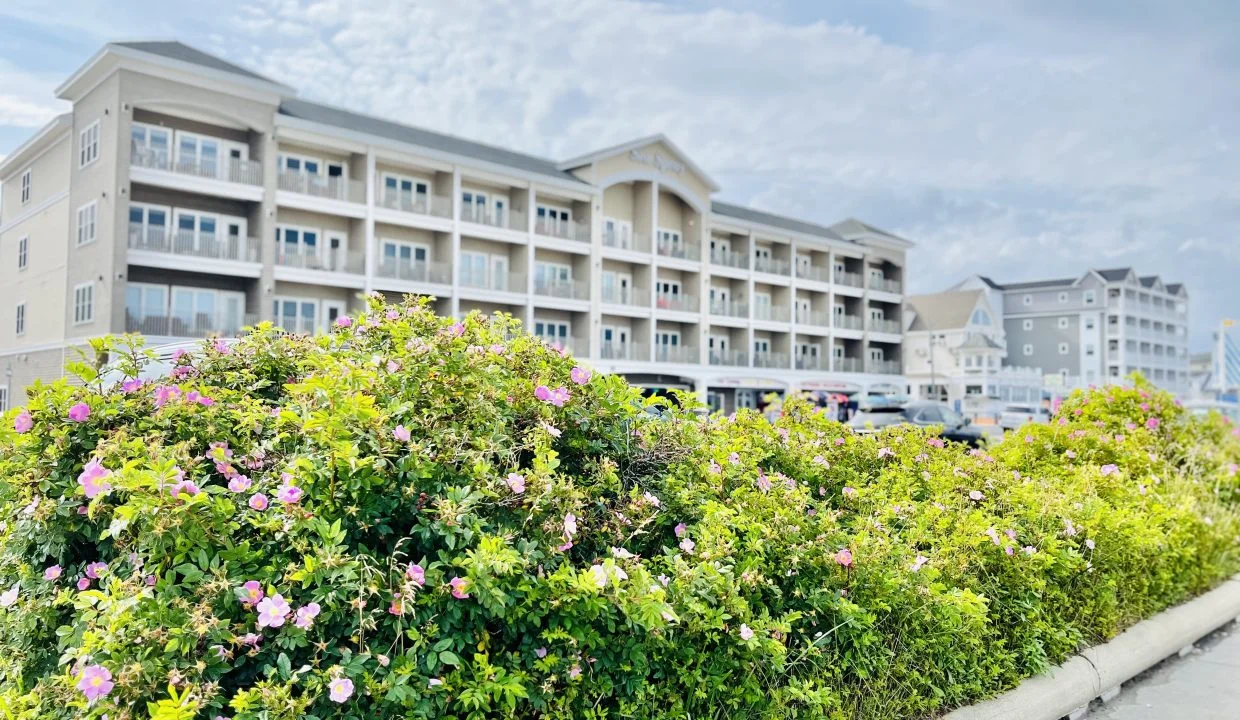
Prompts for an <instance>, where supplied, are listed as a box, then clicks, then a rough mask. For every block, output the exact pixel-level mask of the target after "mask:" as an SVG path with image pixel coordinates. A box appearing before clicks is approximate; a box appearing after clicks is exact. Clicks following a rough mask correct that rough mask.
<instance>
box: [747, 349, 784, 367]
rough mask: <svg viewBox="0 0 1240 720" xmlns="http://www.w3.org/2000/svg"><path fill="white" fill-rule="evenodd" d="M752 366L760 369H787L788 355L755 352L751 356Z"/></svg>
mask: <svg viewBox="0 0 1240 720" xmlns="http://www.w3.org/2000/svg"><path fill="white" fill-rule="evenodd" d="M753 366H754V367H760V368H787V367H788V353H782V352H755V353H754V354H753Z"/></svg>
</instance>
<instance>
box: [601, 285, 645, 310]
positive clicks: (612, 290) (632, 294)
mask: <svg viewBox="0 0 1240 720" xmlns="http://www.w3.org/2000/svg"><path fill="white" fill-rule="evenodd" d="M602 297H603V302H605V303H607V304H608V305H629V306H632V307H647V306H649V305H650V291H649V290H647V289H646V288H639V287H632V286H629V287H621V286H619V285H612V286H606V285H604V286H603V292H602Z"/></svg>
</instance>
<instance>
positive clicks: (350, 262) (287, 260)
mask: <svg viewBox="0 0 1240 720" xmlns="http://www.w3.org/2000/svg"><path fill="white" fill-rule="evenodd" d="M276 265H280V266H282V267H291V268H300V269H302V270H323V271H326V272H338V273H351V274H354V275H361V274H362V273H363V272H365V267H366V256H365V254H364V253H360V252H343V251H334V252H333V251H332V250H324V251H323V252H304V251H293V250H287V249H285V248H283V247H277V248H276Z"/></svg>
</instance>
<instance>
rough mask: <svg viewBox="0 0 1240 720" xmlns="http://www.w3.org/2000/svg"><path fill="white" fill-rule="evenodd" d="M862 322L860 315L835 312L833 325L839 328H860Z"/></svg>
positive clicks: (862, 324) (862, 325)
mask: <svg viewBox="0 0 1240 720" xmlns="http://www.w3.org/2000/svg"><path fill="white" fill-rule="evenodd" d="M864 322H865V321H863V320H862V319H861V316H860V315H842V314H840V313H836V314H835V327H837V328H839V329H840V330H860V329H862V328H863V327H864Z"/></svg>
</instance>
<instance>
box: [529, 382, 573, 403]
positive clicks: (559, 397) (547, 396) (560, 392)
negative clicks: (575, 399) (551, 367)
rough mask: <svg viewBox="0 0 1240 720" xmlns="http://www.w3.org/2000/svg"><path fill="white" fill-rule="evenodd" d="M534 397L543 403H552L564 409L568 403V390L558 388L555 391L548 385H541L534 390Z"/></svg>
mask: <svg viewBox="0 0 1240 720" xmlns="http://www.w3.org/2000/svg"><path fill="white" fill-rule="evenodd" d="M534 397H535V398H537V399H539V400H542V401H543V402H548V403H551V404H552V405H554V406H556V407H564V403H566V402H568V399H569V397H570V396H569V394H568V388H565V387H558V388H556V389H554V390H551V389H549V388H548V387H547V386H546V385H539V386H538V387H536V388H534Z"/></svg>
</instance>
